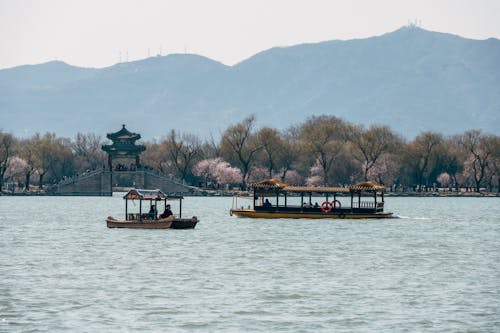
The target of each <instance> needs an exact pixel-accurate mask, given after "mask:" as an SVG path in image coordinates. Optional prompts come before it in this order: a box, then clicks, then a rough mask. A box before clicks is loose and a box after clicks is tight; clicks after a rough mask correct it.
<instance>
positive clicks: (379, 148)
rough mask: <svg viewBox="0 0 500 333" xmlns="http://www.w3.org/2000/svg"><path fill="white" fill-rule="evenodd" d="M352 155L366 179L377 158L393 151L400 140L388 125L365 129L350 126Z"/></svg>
mask: <svg viewBox="0 0 500 333" xmlns="http://www.w3.org/2000/svg"><path fill="white" fill-rule="evenodd" d="M349 137H350V141H351V144H352V147H353V149H352V153H353V157H354V158H355V159H356V160H357V161H359V162H360V163H361V165H362V166H363V177H364V179H365V180H368V174H369V172H370V170H371V169H372V168H373V167H375V166H376V165H377V162H378V161H379V158H380V157H381V156H382V155H383V154H385V153H389V152H390V151H393V150H394V149H395V148H396V147H397V146H398V142H401V141H402V140H401V138H399V137H398V136H397V135H396V134H395V133H393V132H392V131H391V129H390V128H389V127H388V126H377V125H372V126H370V128H368V129H367V130H363V129H362V128H359V127H358V128H356V127H353V128H352V132H350V135H349Z"/></svg>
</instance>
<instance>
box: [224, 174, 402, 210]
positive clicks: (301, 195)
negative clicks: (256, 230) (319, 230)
mask: <svg viewBox="0 0 500 333" xmlns="http://www.w3.org/2000/svg"><path fill="white" fill-rule="evenodd" d="M251 188H252V189H253V197H250V199H251V200H252V201H253V205H251V206H250V205H248V206H247V207H246V208H245V207H244V206H242V205H241V206H239V205H238V198H237V197H235V198H233V208H232V209H231V210H230V214H231V215H235V216H238V217H253V218H267V219H270V218H307V219H366V218H370V219H373V218H376V219H379V218H389V217H392V213H390V212H384V190H385V187H384V186H382V185H379V184H376V183H374V182H363V183H359V184H356V185H352V186H348V187H313V186H289V185H288V184H286V183H283V182H280V181H277V180H274V179H269V180H264V181H261V182H258V183H254V184H252V185H251ZM313 195H315V196H316V195H320V196H322V197H323V198H324V199H323V201H322V203H321V204H319V203H315V204H313V203H312V197H313ZM367 196H368V197H370V198H371V200H366V197H367ZM345 197H347V198H349V199H350V200H349V203H348V204H346V203H345V199H344V200H343V201H344V203H342V202H341V199H342V198H345ZM297 198H298V199H299V200H297ZM379 198H380V199H379ZM292 199H295V203H291V202H290V201H293V200H292ZM270 200H271V201H272V202H271V201H270ZM330 200H331V201H330ZM297 201H298V202H297ZM320 202H321V201H320Z"/></svg>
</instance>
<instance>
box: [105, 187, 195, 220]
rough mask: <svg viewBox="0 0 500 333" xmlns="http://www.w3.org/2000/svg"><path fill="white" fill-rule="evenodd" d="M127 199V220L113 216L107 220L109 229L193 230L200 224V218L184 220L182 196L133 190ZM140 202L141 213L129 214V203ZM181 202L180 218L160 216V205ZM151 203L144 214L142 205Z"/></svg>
mask: <svg viewBox="0 0 500 333" xmlns="http://www.w3.org/2000/svg"><path fill="white" fill-rule="evenodd" d="M123 199H125V218H124V219H117V218H114V217H112V216H108V217H107V218H106V225H107V226H108V228H137V229H193V228H194V227H195V226H196V224H197V223H198V218H197V217H196V216H193V217H191V218H182V199H184V197H182V196H171V195H170V196H169V195H166V194H165V193H163V192H162V191H160V190H141V189H132V190H130V191H128V192H127V194H125V195H124V196H123ZM129 200H139V213H129V212H128V201H129ZM171 200H179V214H178V216H175V215H169V216H167V217H162V215H160V216H158V206H160V205H159V203H161V202H163V207H164V208H165V210H166V208H167V206H169V205H168V204H167V201H171ZM144 201H145V202H148V203H149V207H150V209H149V212H146V213H145V212H143V210H142V209H143V207H142V203H143V202H144Z"/></svg>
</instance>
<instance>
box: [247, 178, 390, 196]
mask: <svg viewBox="0 0 500 333" xmlns="http://www.w3.org/2000/svg"><path fill="white" fill-rule="evenodd" d="M250 187H252V188H253V189H255V190H256V191H258V192H294V193H309V192H311V193H312V192H314V193H349V192H375V191H383V190H385V186H383V185H380V184H377V183H375V182H372V181H366V182H361V183H358V184H356V185H350V186H347V187H316V186H290V185H288V184H286V183H283V182H281V181H279V180H275V179H267V180H263V181H261V182H258V183H253V184H251V185H250Z"/></svg>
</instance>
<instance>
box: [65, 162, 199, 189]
mask: <svg viewBox="0 0 500 333" xmlns="http://www.w3.org/2000/svg"><path fill="white" fill-rule="evenodd" d="M132 187H135V188H145V189H160V190H162V191H163V192H165V193H168V194H181V195H185V194H196V193H198V192H199V189H198V188H197V187H193V186H188V185H185V184H183V183H181V182H179V181H178V180H175V179H173V178H170V177H167V176H164V175H161V174H158V173H155V172H154V171H152V170H147V169H143V170H135V171H109V170H97V171H93V172H90V173H86V174H84V175H80V176H75V177H71V178H69V179H66V180H63V181H61V182H60V183H59V184H58V186H57V189H56V194H58V195H89V196H111V195H112V194H113V190H116V189H118V188H120V189H123V188H132Z"/></svg>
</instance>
